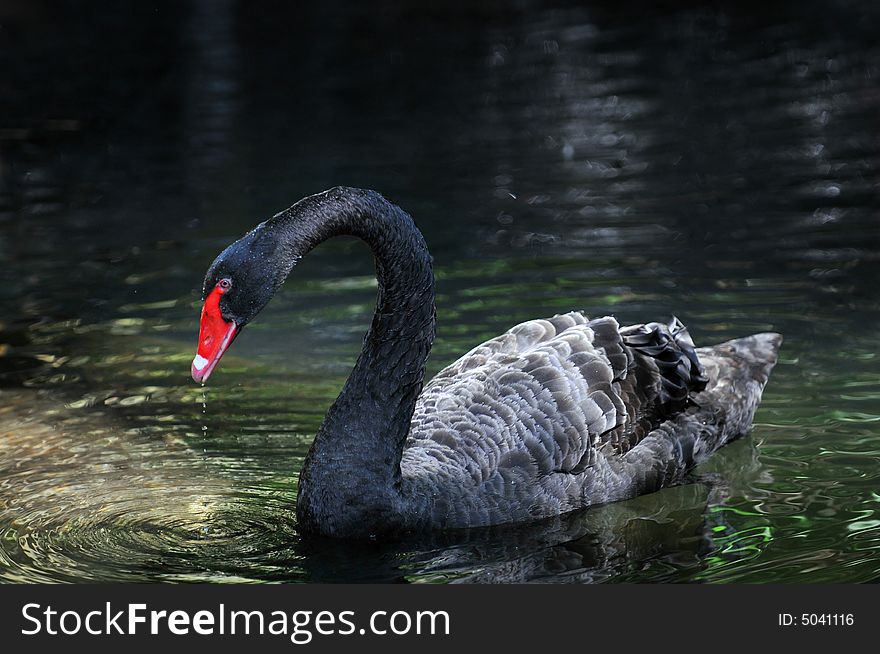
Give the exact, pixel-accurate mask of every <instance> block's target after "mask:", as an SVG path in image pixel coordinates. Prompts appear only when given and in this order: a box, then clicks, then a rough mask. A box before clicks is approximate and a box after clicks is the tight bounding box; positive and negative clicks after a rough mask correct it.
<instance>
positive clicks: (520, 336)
mask: <svg viewBox="0 0 880 654" xmlns="http://www.w3.org/2000/svg"><path fill="white" fill-rule="evenodd" d="M336 235H351V236H356V237H359V238H361V239H362V240H364V241H365V242H366V243H367V244H368V245H369V246H370V248H371V249H372V251H373V254H374V256H375V259H376V272H377V277H378V282H379V297H378V302H377V307H376V313H375V315H374V317H373V321H372V325H371V326H370V329H369V331H368V332H367V335H366V336H365V338H364V345H363V350H362V352H361V354H360V356H359V357H358V360H357V363H356V364H355V367H354V370H353V371H352V373H351V375H350V377H349V378H348V381H347V382H346V384H345V387H344V388H343V390H342V392H341V393H340V395H339V397H338V398H337V399H336V401H335V402H334V404H333V406H332V407H331V408H330V410H329V412H328V413H327V417H326V418H325V420H324V423H323V424H322V425H321V428H320V429H319V431H318V434H317V435H316V437H315V442H314V444H313V445H312V448H311V450H310V451H309V454H308V456H307V458H306V462H305V465H304V466H303V470H302V473H301V475H300V481H299V496H298V498H297V515H298V519H299V525H300V528H301V529H302V530H303V531H307V532H316V533H321V534H325V535H331V536H340V537H368V536H373V535H380V534H387V533H394V532H401V531H408V530H420V529H429V528H459V527H472V526H481V525H489V524H496V523H504V522H518V521H525V520H532V519H536V518H543V517H548V516H552V515H557V514H560V513H564V512H567V511H571V510H574V509H578V508H581V507H585V506H589V505H592V504H598V503H604V502H609V501H615V500H620V499H625V498H628V497H632V496H635V495H638V494H641V493H646V492H651V491H654V490H657V489H659V488H661V487H663V486H665V485H669V484H672V483H675V482H677V481H679V480H680V479H681V478H682V476H683V475H684V474H685V473H686V472H687V471H688V470H689V469H690V468H691V467H693V465H695V464H696V463H698V462H700V461H701V460H703V459H705V458H706V457H707V456H708V455H709V454H711V453H712V452H713V451H714V450H716V449H717V448H718V447H720V446H721V445H723V444H724V443H726V442H728V441H730V440H731V439H733V438H735V437H736V436H738V435H741V434H743V433H745V432H746V431H747V430H748V429H749V427H750V426H751V421H752V416H753V415H754V411H755V408H756V407H757V404H758V402H759V401H760V397H761V391H762V389H763V387H764V384H765V383H766V381H767V378H768V376H769V373H770V370H771V369H772V367H773V365H774V364H775V362H776V352H777V349H778V347H779V344H780V342H781V337H780V336H779V335H778V334H758V335H755V336H750V337H748V338H744V339H739V340H735V341H730V342H728V343H725V344H722V345H718V346H715V347H711V348H703V349H699V350H695V349H694V347H693V343H692V342H691V340H690V337H689V336H688V334H687V330H686V329H685V328H684V327H683V326H682V325H681V324H680V323H679V322H678V321H676V320H673V323H672V324H671V325H669V326H666V325H661V324H658V323H650V324H648V325H636V326H633V327H625V328H620V327H619V325H618V324H617V322H616V321H615V320H614V319H613V318H610V317H606V318H599V319H595V320H589V319H587V318H586V317H585V316H584V315H582V314H581V313H576V312H574V313H569V314H565V315H562V316H555V317H553V318H550V319H548V320H534V321H530V322H527V323H523V324H521V325H518V326H516V327H514V328H513V329H511V330H510V331H509V332H507V333H505V334H502V335H501V336H499V337H497V338H495V339H492V340H490V341H488V342H486V343H484V344H482V345H480V346H478V347H477V348H475V349H474V350H472V351H471V352H469V353H468V354H466V355H464V356H463V357H462V358H461V359H459V360H458V361H456V362H455V363H453V364H452V365H450V366H449V367H447V368H446V369H444V370H443V371H441V372H440V373H439V374H438V375H437V376H436V377H435V378H434V379H433V380H432V381H431V382H430V383H429V384H428V386H427V387H426V388H425V390H424V392H423V393H421V391H422V384H423V377H424V370H425V361H426V359H427V357H428V352H429V350H430V348H431V344H432V342H433V339H434V323H435V312H434V280H433V275H432V271H431V257H430V255H429V254H428V250H427V247H426V245H425V242H424V239H423V238H422V235H421V233H420V232H419V230H418V229H417V228H416V226H415V224H414V223H413V221H412V219H411V218H410V217H409V216H408V215H407V214H406V213H405V212H404V211H402V210H401V209H400V208H399V207H397V206H395V205H393V204H391V203H389V202H388V201H387V200H385V199H384V198H383V197H382V196H381V195H379V194H378V193H376V192H374V191H365V190H359V189H351V188H334V189H331V190H329V191H326V192H324V193H321V194H318V195H314V196H310V197H308V198H305V199H303V200H301V201H300V202H298V203H297V204H295V205H294V206H292V207H291V208H290V209H288V210H286V211H284V212H282V213H280V214H278V215H276V216H274V217H273V218H271V219H270V220H268V221H266V222H265V223H262V224H261V225H259V226H258V227H257V228H255V229H254V230H253V231H251V232H250V233H248V234H247V235H246V236H244V237H243V238H242V239H240V240H239V241H237V242H236V243H234V244H232V245H231V246H230V247H229V248H227V249H226V250H225V251H224V252H223V253H222V254H221V255H220V256H219V257H218V258H217V260H216V261H215V262H214V264H213V265H212V266H211V268H210V269H209V270H208V273H207V276H206V278H205V292H206V294H207V293H208V291H210V289H211V288H213V287H214V285H215V284H216V283H217V282H218V280H220V279H223V278H229V279H232V280H233V286H232V290H231V291H230V292H229V293H228V294H227V295H225V296H224V297H223V298H222V300H221V301H220V309H221V311H222V314H223V318H224V320H229V321H233V320H234V321H235V323H236V324H237V325H239V326H243V325H244V324H246V323H247V322H249V321H250V320H251V319H252V318H253V317H254V316H255V315H256V314H257V313H258V312H259V311H260V310H261V309H262V308H263V307H264V306H265V305H266V303H267V302H268V301H269V300H270V299H271V297H272V295H273V294H274V293H275V291H276V290H277V289H278V287H279V286H280V285H281V284H282V283H283V282H284V280H285V279H286V277H287V275H288V274H289V273H290V271H291V269H292V268H293V266H294V265H295V264H296V262H297V261H298V260H299V259H300V258H301V257H302V256H304V255H305V254H306V253H308V252H309V251H310V250H311V249H312V248H314V247H315V246H317V245H318V244H319V243H321V242H322V241H324V240H326V239H328V238H331V237H333V236H336ZM420 393H421V394H420Z"/></svg>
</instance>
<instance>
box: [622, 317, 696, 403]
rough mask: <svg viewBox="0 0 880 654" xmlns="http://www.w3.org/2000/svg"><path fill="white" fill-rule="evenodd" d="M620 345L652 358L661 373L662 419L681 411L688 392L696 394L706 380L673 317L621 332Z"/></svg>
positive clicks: (685, 334)
mask: <svg viewBox="0 0 880 654" xmlns="http://www.w3.org/2000/svg"><path fill="white" fill-rule="evenodd" d="M620 334H621V336H622V337H623V342H624V343H626V345H627V346H628V347H630V348H632V349H633V350H635V351H636V352H638V353H640V354H642V355H644V356H647V357H651V359H653V361H654V363H655V364H656V365H657V369H658V370H659V372H660V383H661V386H660V402H659V408H660V413H661V415H662V416H664V417H669V416H672V415H674V414H676V413H678V412H679V411H683V410H684V409H685V408H687V406H688V397H689V396H690V393H692V392H693V393H699V392H700V391H702V390H703V389H704V388H706V383H707V382H708V381H709V380H708V378H707V377H706V372H705V370H704V369H703V365H702V364H701V363H700V359H699V357H698V356H697V353H696V351H695V350H694V342H693V341H692V340H691V337H690V334H689V333H688V330H687V327H685V326H684V325H683V324H682V323H681V321H680V320H679V319H678V318H676V317H675V316H673V317H672V320H671V321H670V322H669V324H668V325H664V324H662V323H659V322H649V323H647V324H645V325H633V326H631V327H624V328H623V329H621V330H620Z"/></svg>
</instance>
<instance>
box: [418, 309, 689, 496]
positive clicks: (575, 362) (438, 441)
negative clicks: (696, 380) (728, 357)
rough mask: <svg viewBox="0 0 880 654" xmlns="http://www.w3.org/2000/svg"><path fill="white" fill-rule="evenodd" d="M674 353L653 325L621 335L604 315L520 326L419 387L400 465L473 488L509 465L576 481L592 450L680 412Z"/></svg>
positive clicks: (624, 446)
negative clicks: (435, 471) (459, 472)
mask: <svg viewBox="0 0 880 654" xmlns="http://www.w3.org/2000/svg"><path fill="white" fill-rule="evenodd" d="M676 324H677V323H676ZM682 329H683V328H682ZM684 335H685V336H686V332H684ZM630 339H631V340H632V341H633V342H632V344H629V343H628V342H627V341H628V340H630ZM682 356H684V355H682V353H681V352H680V345H679V342H678V341H677V340H676V339H675V336H674V334H673V335H671V334H670V329H669V328H667V327H666V326H663V325H657V324H656V323H652V324H651V325H644V326H643V325H637V326H634V327H629V328H625V329H623V330H621V328H620V326H619V325H618V323H617V321H616V320H615V319H614V318H612V317H604V318H598V319H595V320H588V319H587V318H586V317H585V316H584V315H583V314H581V313H576V312H573V313H568V314H565V315H561V316H555V317H553V318H550V319H547V320H532V321H529V322H525V323H522V324H520V325H517V326H516V327H514V328H512V329H510V330H509V331H508V332H506V333H504V334H501V335H500V336H497V337H496V338H493V339H491V340H489V341H487V342H485V343H483V344H481V345H479V346H478V347H476V348H474V349H473V350H471V351H470V352H468V353H467V354H465V355H464V356H463V357H461V358H460V359H458V360H457V361H455V362H454V363H453V364H451V365H450V366H448V367H447V368H445V369H443V370H442V371H441V372H440V373H438V374H437V376H436V377H435V378H434V379H433V380H431V381H430V382H429V383H428V384H427V386H426V387H425V390H424V392H423V393H422V395H421V397H420V398H419V401H418V404H417V406H416V410H415V413H414V415H413V420H412V429H411V435H410V439H409V442H408V445H407V450H406V451H405V452H404V461H403V463H402V466H405V465H406V462H407V458H409V457H410V456H417V457H418V458H419V459H420V460H421V463H420V464H419V465H420V466H422V467H424V466H425V463H424V461H425V455H427V456H428V458H429V459H436V461H437V462H438V465H439V466H440V467H442V468H448V467H449V464H454V467H457V468H459V469H463V470H466V471H467V473H468V474H469V476H470V477H471V478H472V479H473V482H475V483H477V484H479V483H482V482H484V481H487V480H488V479H490V478H491V477H492V476H494V475H495V474H497V473H499V471H503V470H504V469H509V468H519V469H524V470H525V471H526V472H527V476H530V477H536V476H541V475H547V474H550V473H554V472H569V473H572V474H578V473H580V472H583V471H584V470H586V469H587V468H588V467H589V466H590V465H591V464H592V463H593V461H594V460H595V457H596V456H597V455H598V453H599V452H601V453H602V454H604V455H606V456H608V455H611V456H613V455H617V454H621V453H623V452H625V451H627V450H629V449H631V448H632V447H633V446H634V445H635V444H636V443H637V442H638V441H639V440H641V438H642V437H644V435H645V434H647V433H648V431H650V428H651V427H652V426H653V425H655V424H656V422H657V421H658V419H659V418H661V417H664V416H666V415H668V414H669V412H674V411H677V410H680V408H681V406H679V405H680V404H681V401H683V402H684V403H686V402H687V390H686V389H687V388H688V384H687V383H685V382H684V381H682V379H680V377H682V375H684V374H688V375H689V374H690V370H686V368H687V365H686V364H681V365H678V364H679V360H680V359H681V357H682ZM685 358H687V357H686V356H685ZM673 361H674V362H675V364H674V365H672V362H673ZM689 361H690V359H688V362H689ZM694 361H696V358H695V355H694ZM658 362H660V363H662V364H663V365H658ZM664 366H665V367H664ZM679 387H682V388H685V394H684V398H683V400H681V399H680V397H679V394H678V389H679ZM672 391H675V393H673V392H672ZM520 472H522V470H520Z"/></svg>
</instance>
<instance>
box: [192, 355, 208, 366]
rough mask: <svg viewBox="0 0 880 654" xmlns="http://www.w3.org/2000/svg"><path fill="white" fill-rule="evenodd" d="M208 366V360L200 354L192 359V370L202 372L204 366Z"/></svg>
mask: <svg viewBox="0 0 880 654" xmlns="http://www.w3.org/2000/svg"><path fill="white" fill-rule="evenodd" d="M207 365H208V360H207V359H206V358H205V357H203V356H202V355H201V354H197V355H196V358H195V359H193V365H192V367H193V369H195V370H202V369H203V368H204V367H205V366H207Z"/></svg>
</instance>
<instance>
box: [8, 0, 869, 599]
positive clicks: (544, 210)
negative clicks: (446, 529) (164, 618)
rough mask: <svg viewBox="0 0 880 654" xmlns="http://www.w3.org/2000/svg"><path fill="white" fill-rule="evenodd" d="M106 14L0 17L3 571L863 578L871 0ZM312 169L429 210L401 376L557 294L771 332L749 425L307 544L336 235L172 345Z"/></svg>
mask: <svg viewBox="0 0 880 654" xmlns="http://www.w3.org/2000/svg"><path fill="white" fill-rule="evenodd" d="M127 4H128V3H119V6H115V5H110V6H108V5H106V4H101V5H94V6H92V5H89V4H82V3H76V4H74V3H69V4H66V3H53V4H49V3H44V2H12V3H4V4H3V6H2V8H0V71H2V74H0V261H2V267H0V578H2V579H4V580H7V581H21V580H34V581H39V580H44V581H49V580H52V581H83V580H119V581H143V580H149V581H190V580H211V581H314V580H320V581H336V580H367V581H410V582H425V581H431V582H434V581H459V580H461V581H509V580H514V581H522V580H540V581H570V580H571V581H609V582H621V581H694V582H732V581H736V582H769V581H781V582H802V581H809V582H857V581H871V580H873V581H876V580H878V579H880V514H878V508H880V358H878V355H877V353H876V349H877V342H878V328H877V323H878V320H880V215H878V209H880V200H878V191H880V131H878V122H877V117H878V116H880V41H878V40H877V34H878V28H880V21H878V10H877V8H876V7H875V6H874V5H873V4H872V3H869V2H864V3H834V2H831V3H817V4H816V5H815V6H814V5H812V4H810V3H800V2H798V3H794V2H792V3H788V4H786V3H782V4H780V5H776V6H775V8H772V9H769V8H768V9H765V12H764V13H763V14H762V15H758V16H752V15H748V14H746V13H744V10H742V9H738V8H737V7H736V6H735V5H731V6H729V7H728V6H724V5H721V6H720V7H716V8H713V9H705V8H702V7H701V4H702V3H693V4H689V3H682V4H675V3H673V4H668V3H664V8H663V9H656V8H655V9H652V10H650V11H646V10H645V9H644V7H642V8H637V7H636V6H635V5H632V6H631V5H630V4H629V3H627V2H614V3H609V4H608V6H607V7H603V6H596V7H592V8H583V7H579V6H578V5H577V4H574V5H572V6H567V5H565V4H562V3H560V4H555V5H552V6H538V5H537V4H535V5H533V4H532V3H529V2H519V3H498V4H497V5H495V4H493V3H485V2H476V3H467V4H468V8H467V9H460V10H456V11H452V10H448V9H442V8H440V7H439V6H434V5H430V4H423V3H419V4H415V5H413V7H412V8H409V9H407V8H400V7H399V6H397V5H389V6H387V7H382V8H381V9H380V8H378V7H377V6H376V5H374V4H373V3H370V8H367V4H368V3H352V4H351V6H348V7H346V6H341V7H340V6H336V5H335V3H314V4H313V5H312V6H307V7H302V6H300V3H295V5H291V6H290V7H285V6H283V5H280V4H279V5H278V6H277V7H274V8H273V7H271V6H267V5H264V4H255V3H239V4H236V3H233V2H226V3H223V2H191V3H164V2H159V3H158V4H157V3H148V4H147V3H144V4H142V6H139V7H136V8H131V7H128V6H124V5H127ZM336 184H348V185H359V186H367V187H374V188H377V189H379V190H381V191H382V192H383V193H385V194H386V195H387V196H388V197H389V198H391V199H393V200H394V201H396V202H398V203H399V204H401V205H402V206H403V207H405V208H406V209H408V210H409V211H410V212H411V213H412V214H413V216H414V217H415V219H416V221H417V223H418V224H419V225H420V226H421V228H422V229H423V231H424V233H425V235H426V238H427V240H428V243H429V245H430V246H431V249H432V252H433V254H434V258H435V264H436V271H437V284H438V313H439V318H440V322H439V335H438V342H437V345H436V347H435V350H434V353H433V354H432V357H431V360H430V368H431V369H430V371H429V372H430V373H433V372H435V371H436V370H438V369H439V368H440V367H442V366H443V365H445V364H447V363H449V362H450V361H452V360H453V359H455V358H456V357H457V356H458V354H460V353H462V352H464V351H466V350H468V349H470V347H472V346H473V345H475V344H476V343H478V342H480V341H481V340H483V339H485V338H487V337H490V336H493V335H495V334H497V333H499V332H501V331H503V330H505V329H507V328H508V327H509V326H511V325H513V324H515V323H516V322H519V321H521V320H524V319H528V318H534V317H541V316H547V315H552V314H554V313H557V312H561V311H565V310H569V309H573V308H581V309H584V310H586V311H587V312H588V313H589V314H591V315H604V314H609V313H611V314H614V315H616V316H617V317H618V318H619V319H620V320H621V322H641V321H644V320H646V319H662V318H665V317H667V316H668V315H669V314H671V313H674V314H676V315H678V316H679V317H681V318H682V319H683V320H684V321H685V322H686V323H687V324H688V325H689V326H690V327H691V332H692V334H693V335H694V337H695V339H696V340H697V341H698V343H702V344H708V343H711V342H714V341H720V340H724V339H727V338H731V337H735V336H741V335H745V334H749V333H752V332H755V331H761V330H769V329H773V330H777V331H781V332H782V333H784V335H785V338H786V341H785V345H784V350H783V356H782V361H781V362H780V364H779V366H778V367H777V369H776V371H775V372H774V374H773V377H772V378H771V381H770V384H769V386H768V387H767V390H766V393H765V400H764V403H763V405H762V407H761V409H760V410H759V412H758V415H757V418H756V426H755V429H754V432H753V434H752V435H751V436H750V437H748V438H746V439H743V440H740V441H738V442H736V443H735V444H733V445H731V446H729V447H727V448H725V449H724V450H722V451H721V452H719V453H718V454H717V455H716V456H715V457H714V458H713V459H712V460H711V461H710V462H709V463H708V465H705V466H702V467H701V468H699V469H698V470H697V471H696V473H695V475H694V478H693V483H691V484H689V485H686V486H682V487H678V488H672V489H667V490H664V491H662V492H659V493H656V494H653V495H649V496H645V497H641V498H637V499H635V500H632V501H629V502H623V503H619V504H614V505H610V506H606V507H600V508H597V509H594V510H588V511H584V512H580V513H578V514H575V515H571V516H566V517H565V518H562V519H559V520H554V521H550V522H548V523H542V524H539V525H531V526H524V527H516V528H512V527H508V528H497V529H491V530H482V531H478V532H473V533H467V534H453V535H439V536H433V537H430V538H424V539H420V540H418V541H411V542H404V543H393V544H382V543H372V544H368V545H351V544H342V543H326V542H320V543H314V542H306V541H303V540H302V539H301V538H300V536H299V535H298V533H297V527H296V521H295V516H294V513H293V504H294V497H295V490H296V482H297V474H298V471H299V469H300V466H301V463H302V458H303V455H304V454H305V452H306V450H307V448H308V445H309V443H310V440H311V438H312V435H313V434H314V432H315V430H316V429H317V427H318V425H319V423H320V421H321V418H322V415H323V413H324V411H325V409H326V407H327V406H328V405H329V403H330V402H331V401H332V399H333V398H334V396H335V394H336V393H337V392H338V390H339V389H340V387H341V385H342V383H343V381H344V379H345V377H346V375H347V374H348V371H349V369H350V367H351V365H352V364H353V362H354V359H355V357H356V354H357V351H358V349H359V343H360V338H361V335H362V333H363V331H364V330H365V329H366V326H367V324H368V322H369V318H370V315H371V312H372V309H373V298H374V293H375V285H374V279H373V276H372V267H371V261H370V257H369V254H368V252H367V250H366V248H365V247H364V246H362V245H361V244H359V243H358V242H355V241H347V240H338V241H335V242H331V243H328V244H326V245H324V246H322V247H321V248H320V249H319V250H317V251H316V252H314V253H313V254H312V255H310V256H309V257H308V258H307V259H306V260H305V261H304V262H303V263H302V264H301V265H300V266H299V267H298V268H297V271H296V274H295V275H294V277H292V278H291V280H290V281H289V282H288V283H287V285H286V286H285V287H284V289H283V290H282V292H281V293H280V294H279V296H278V297H277V298H276V299H275V301H274V302H273V303H272V304H271V305H270V307H269V308H268V309H267V310H266V311H265V312H264V313H263V314H262V315H261V317H260V319H259V320H258V321H257V322H256V323H255V324H252V325H251V326H249V327H248V329H247V330H246V331H245V333H244V334H243V335H242V336H241V337H240V338H239V339H238V340H237V341H236V343H235V346H234V347H233V349H232V351H231V352H230V353H229V354H228V355H227V356H226V357H225V358H224V361H223V363H222V364H221V366H220V368H219V370H218V372H216V373H215V375H214V377H213V378H212V379H211V383H210V385H209V386H208V387H207V388H206V389H205V390H203V389H201V388H200V387H198V386H197V385H194V384H193V382H192V381H191V380H190V379H189V364H190V361H191V359H192V356H193V354H194V350H195V341H196V332H197V328H198V326H197V317H198V311H199V301H198V292H199V285H200V283H201V279H202V275H203V273H204V269H205V268H206V266H207V265H208V263H210V261H211V260H212V259H213V257H214V256H215V255H216V253H217V252H218V251H219V250H220V249H221V248H222V247H223V246H224V245H225V244H226V243H228V242H229V241H231V240H233V239H234V238H236V237H237V236H239V235H240V234H241V233H243V232H244V231H245V230H246V229H248V228H250V227H251V226H252V225H253V224H255V223H256V222H258V221H259V220H262V219H264V218H266V217H268V216H270V215H272V214H273V213H275V212H276V211H278V210H280V209H282V208H284V207H286V206H288V205H289V204H291V203H293V202H294V201H295V200H297V199H298V198H300V197H301V196H303V195H305V194H309V193H313V192H317V191H320V190H323V189H324V188H327V187H329V186H333V185H336ZM203 403H204V404H203ZM203 407H204V408H203Z"/></svg>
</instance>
